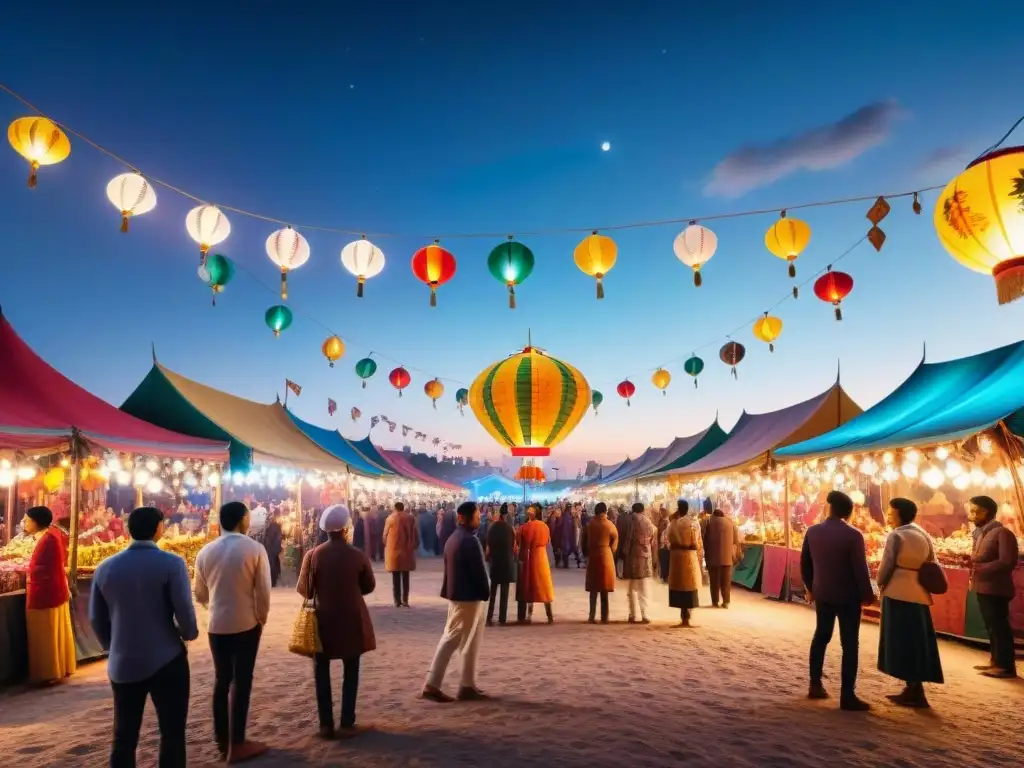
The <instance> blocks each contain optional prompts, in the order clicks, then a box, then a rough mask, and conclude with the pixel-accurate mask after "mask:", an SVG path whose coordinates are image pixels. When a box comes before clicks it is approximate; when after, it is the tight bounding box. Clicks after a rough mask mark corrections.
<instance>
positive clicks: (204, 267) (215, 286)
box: [199, 253, 235, 306]
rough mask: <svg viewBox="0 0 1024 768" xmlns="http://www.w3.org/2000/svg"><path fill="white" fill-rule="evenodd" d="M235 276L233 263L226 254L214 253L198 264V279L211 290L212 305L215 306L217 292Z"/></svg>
mask: <svg viewBox="0 0 1024 768" xmlns="http://www.w3.org/2000/svg"><path fill="white" fill-rule="evenodd" d="M234 276H235V263H234V262H233V261H232V260H231V259H229V258H228V257H227V256H223V255H221V254H219V253H215V254H213V255H212V256H208V257H207V258H206V261H205V262H204V263H203V264H200V265H199V279H200V280H202V281H203V283H205V284H206V285H208V286H209V287H210V290H212V291H213V306H217V294H218V293H220V292H222V291H223V290H224V286H226V285H227V284H228V283H230V282H231V280H232V278H234Z"/></svg>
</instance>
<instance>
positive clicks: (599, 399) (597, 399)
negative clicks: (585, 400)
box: [590, 389, 604, 416]
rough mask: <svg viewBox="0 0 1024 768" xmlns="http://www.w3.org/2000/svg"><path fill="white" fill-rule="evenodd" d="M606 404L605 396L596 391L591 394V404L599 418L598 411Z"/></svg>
mask: <svg viewBox="0 0 1024 768" xmlns="http://www.w3.org/2000/svg"><path fill="white" fill-rule="evenodd" d="M603 402H604V395H602V394H601V393H600V392H598V391H597V390H596V389H595V390H594V391H593V392H591V393H590V404H591V406H593V408H594V415H595V416H597V409H598V408H599V407H600V406H601V403H603Z"/></svg>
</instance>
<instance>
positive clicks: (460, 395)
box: [455, 387, 469, 416]
mask: <svg viewBox="0 0 1024 768" xmlns="http://www.w3.org/2000/svg"><path fill="white" fill-rule="evenodd" d="M455 403H456V405H458V406H459V413H461V414H462V415H463V416H465V415H466V414H465V411H464V410H463V409H464V408H465V407H466V406H467V405H468V404H469V390H468V389H466V388H465V387H460V388H459V390H458V391H457V392H456V393H455Z"/></svg>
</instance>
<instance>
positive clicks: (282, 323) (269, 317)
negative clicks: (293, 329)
mask: <svg viewBox="0 0 1024 768" xmlns="http://www.w3.org/2000/svg"><path fill="white" fill-rule="evenodd" d="M263 321H264V322H265V323H266V324H267V327H268V328H269V329H270V330H272V331H273V332H274V335H275V336H280V335H281V331H284V330H287V328H288V326H289V325H291V324H292V311H291V310H290V309H288V307H286V306H284V305H283V304H277V305H276V306H273V307H271V308H270V309H268V310H267V311H266V313H265V314H264V315H263Z"/></svg>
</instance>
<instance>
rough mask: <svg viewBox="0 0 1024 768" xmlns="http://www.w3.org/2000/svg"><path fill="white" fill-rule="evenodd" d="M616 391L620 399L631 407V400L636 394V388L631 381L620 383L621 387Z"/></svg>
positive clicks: (626, 380)
mask: <svg viewBox="0 0 1024 768" xmlns="http://www.w3.org/2000/svg"><path fill="white" fill-rule="evenodd" d="M615 391H616V392H618V393H619V397H621V398H622V399H623V400H625V401H626V405H627V406H629V405H630V402H629V399H630V398H631V397H633V394H634V393H635V392H636V386H635V385H634V384H633V382H632V381H630V380H629V379H625V380H624V381H620V382H619V385H618V386H617V387H616V388H615Z"/></svg>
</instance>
